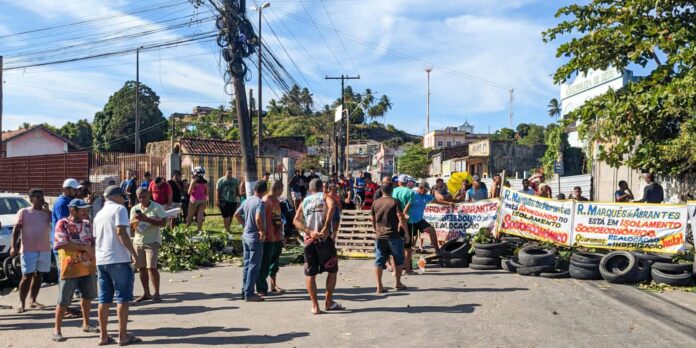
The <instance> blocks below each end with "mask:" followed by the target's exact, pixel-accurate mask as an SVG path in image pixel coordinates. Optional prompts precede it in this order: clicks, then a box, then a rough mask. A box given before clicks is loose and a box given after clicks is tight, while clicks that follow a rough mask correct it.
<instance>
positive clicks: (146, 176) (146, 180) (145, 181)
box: [140, 172, 152, 190]
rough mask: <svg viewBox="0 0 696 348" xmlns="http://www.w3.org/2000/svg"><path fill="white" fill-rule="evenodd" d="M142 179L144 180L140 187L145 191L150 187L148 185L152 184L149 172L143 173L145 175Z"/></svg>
mask: <svg viewBox="0 0 696 348" xmlns="http://www.w3.org/2000/svg"><path fill="white" fill-rule="evenodd" d="M143 177H144V178H145V180H143V182H141V183H140V187H142V188H144V189H146V190H147V189H148V188H149V187H150V183H151V182H152V174H150V172H145V174H143Z"/></svg>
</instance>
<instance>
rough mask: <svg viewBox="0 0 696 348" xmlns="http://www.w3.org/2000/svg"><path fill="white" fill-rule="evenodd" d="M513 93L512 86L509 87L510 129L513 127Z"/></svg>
mask: <svg viewBox="0 0 696 348" xmlns="http://www.w3.org/2000/svg"><path fill="white" fill-rule="evenodd" d="M513 93H515V89H514V88H510V129H515V128H514V127H513V124H512V115H513V113H512V98H513Z"/></svg>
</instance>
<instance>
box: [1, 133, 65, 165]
mask: <svg viewBox="0 0 696 348" xmlns="http://www.w3.org/2000/svg"><path fill="white" fill-rule="evenodd" d="M77 148H79V146H78V145H77V144H75V143H73V142H72V141H70V140H69V139H67V138H64V137H62V136H60V135H58V134H56V133H55V132H53V131H51V130H50V129H48V128H46V127H44V126H42V125H36V126H32V127H28V128H21V129H17V130H13V131H6V132H2V149H1V151H0V155H1V156H2V157H21V156H39V155H54V154H63V153H67V152H68V151H69V150H71V149H72V150H74V149H77Z"/></svg>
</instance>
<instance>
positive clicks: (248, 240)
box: [234, 180, 268, 302]
mask: <svg viewBox="0 0 696 348" xmlns="http://www.w3.org/2000/svg"><path fill="white" fill-rule="evenodd" d="M266 191H268V183H266V182H265V181H263V180H259V181H257V182H256V185H255V186H254V195H253V196H251V197H247V199H246V200H244V203H242V205H241V206H240V207H239V209H237V212H235V213H234V218H235V219H236V220H237V221H238V222H239V223H240V224H241V225H242V226H244V232H243V234H242V246H243V247H244V270H243V271H242V274H243V276H242V284H243V286H242V299H244V300H245V301H247V302H261V301H263V298H261V297H260V296H258V295H257V294H256V293H255V292H254V287H255V286H256V282H257V280H258V278H259V274H260V272H261V260H262V259H263V241H264V240H265V239H266V223H265V222H266V221H265V219H266V211H265V210H266V207H265V206H264V203H263V201H262V200H261V199H262V198H263V196H264V195H265V194H266Z"/></svg>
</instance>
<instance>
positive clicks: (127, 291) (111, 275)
mask: <svg viewBox="0 0 696 348" xmlns="http://www.w3.org/2000/svg"><path fill="white" fill-rule="evenodd" d="M97 275H98V279H99V303H113V302H114V298H116V303H118V304H121V303H127V302H130V301H133V283H134V281H135V278H134V274H133V268H131V263H130V262H123V263H113V264H110V265H101V266H97Z"/></svg>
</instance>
